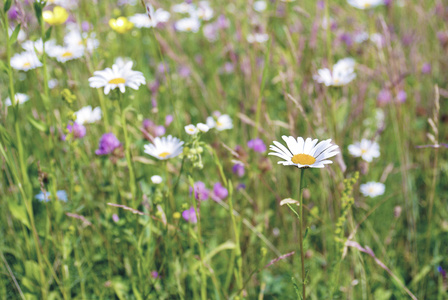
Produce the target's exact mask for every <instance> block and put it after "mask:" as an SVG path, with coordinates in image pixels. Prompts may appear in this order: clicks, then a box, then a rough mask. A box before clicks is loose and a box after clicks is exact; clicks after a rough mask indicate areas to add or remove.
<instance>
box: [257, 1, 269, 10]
mask: <svg viewBox="0 0 448 300" xmlns="http://www.w3.org/2000/svg"><path fill="white" fill-rule="evenodd" d="M266 7H268V5H267V3H266V1H263V0H260V1H255V2H254V10H255V11H257V12H262V11H265V10H266Z"/></svg>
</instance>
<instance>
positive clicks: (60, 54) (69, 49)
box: [48, 45, 84, 63]
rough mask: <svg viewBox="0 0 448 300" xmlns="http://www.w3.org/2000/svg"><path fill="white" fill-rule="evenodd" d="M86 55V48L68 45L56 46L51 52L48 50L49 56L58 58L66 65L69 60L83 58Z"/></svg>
mask: <svg viewBox="0 0 448 300" xmlns="http://www.w3.org/2000/svg"><path fill="white" fill-rule="evenodd" d="M83 55H84V46H79V45H76V46H75V45H68V46H66V47H63V46H54V47H53V48H52V49H51V50H50V49H49V50H48V56H51V57H54V58H56V60H57V61H58V62H60V63H65V62H67V61H69V60H74V59H78V58H81V57H82V56H83Z"/></svg>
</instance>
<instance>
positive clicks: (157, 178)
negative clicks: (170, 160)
mask: <svg viewBox="0 0 448 300" xmlns="http://www.w3.org/2000/svg"><path fill="white" fill-rule="evenodd" d="M162 181H163V179H162V177H161V176H159V175H154V176H151V182H152V183H154V184H161V183H162Z"/></svg>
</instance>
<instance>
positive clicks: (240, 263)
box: [227, 180, 244, 296]
mask: <svg viewBox="0 0 448 300" xmlns="http://www.w3.org/2000/svg"><path fill="white" fill-rule="evenodd" d="M227 183H228V184H227V188H228V189H229V214H230V219H231V220H232V227H233V232H234V235H235V259H236V267H237V268H238V269H237V272H236V274H238V276H237V278H236V280H237V285H238V290H239V293H240V296H242V293H243V288H244V285H243V258H242V256H241V246H240V231H239V227H238V224H237V222H236V219H235V215H234V213H233V201H232V198H233V185H232V182H231V181H230V180H229V181H227Z"/></svg>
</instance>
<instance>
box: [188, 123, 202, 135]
mask: <svg viewBox="0 0 448 300" xmlns="http://www.w3.org/2000/svg"><path fill="white" fill-rule="evenodd" d="M198 131H199V130H198V129H197V128H196V126H194V125H193V124H190V125H187V126H185V132H186V133H187V134H189V135H194V134H196V133H198Z"/></svg>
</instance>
